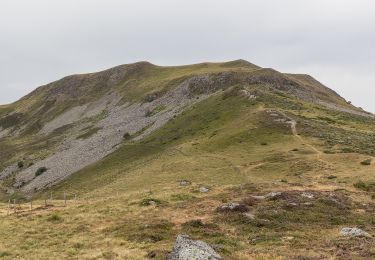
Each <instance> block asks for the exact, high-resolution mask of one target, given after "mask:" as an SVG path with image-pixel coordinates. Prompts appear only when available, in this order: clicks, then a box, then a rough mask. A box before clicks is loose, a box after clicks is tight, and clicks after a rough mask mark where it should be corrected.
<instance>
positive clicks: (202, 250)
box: [167, 235, 221, 260]
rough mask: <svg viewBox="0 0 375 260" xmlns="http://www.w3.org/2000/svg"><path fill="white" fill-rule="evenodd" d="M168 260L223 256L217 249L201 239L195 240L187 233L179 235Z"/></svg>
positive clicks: (202, 259)
mask: <svg viewBox="0 0 375 260" xmlns="http://www.w3.org/2000/svg"><path fill="white" fill-rule="evenodd" d="M167 259H168V260H217V259H221V256H220V255H219V254H218V253H216V252H215V250H214V249H213V248H212V247H211V246H209V245H208V244H206V243H205V242H203V241H200V240H193V239H191V238H190V237H189V236H187V235H178V236H177V239H176V243H175V245H174V247H173V251H172V252H171V253H170V254H169V255H168V256H167Z"/></svg>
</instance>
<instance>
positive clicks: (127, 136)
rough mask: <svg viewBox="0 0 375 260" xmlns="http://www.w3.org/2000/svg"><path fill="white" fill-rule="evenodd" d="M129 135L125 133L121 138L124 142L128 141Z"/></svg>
mask: <svg viewBox="0 0 375 260" xmlns="http://www.w3.org/2000/svg"><path fill="white" fill-rule="evenodd" d="M130 136H131V135H130V134H129V133H125V134H124V135H123V136H122V137H123V138H124V139H125V140H128V139H130Z"/></svg>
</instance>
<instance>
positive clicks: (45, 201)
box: [44, 199, 47, 208]
mask: <svg viewBox="0 0 375 260" xmlns="http://www.w3.org/2000/svg"><path fill="white" fill-rule="evenodd" d="M44 207H46V208H47V199H44Z"/></svg>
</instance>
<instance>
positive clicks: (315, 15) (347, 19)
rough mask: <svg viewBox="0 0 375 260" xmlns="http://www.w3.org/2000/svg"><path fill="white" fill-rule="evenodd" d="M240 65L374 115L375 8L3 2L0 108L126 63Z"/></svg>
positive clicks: (248, 2) (291, 0)
mask: <svg viewBox="0 0 375 260" xmlns="http://www.w3.org/2000/svg"><path fill="white" fill-rule="evenodd" d="M239 58H242V59H246V60H248V61H250V62H252V63H255V64H257V65H259V66H262V67H272V68H275V69H277V70H279V71H282V72H294V73H307V74H310V75H312V76H314V77H315V78H317V79H318V80H319V81H321V82H322V83H324V84H325V85H327V86H328V87H330V88H332V89H334V90H336V91H338V92H339V93H340V94H341V95H342V96H344V97H345V98H347V99H348V100H352V101H353V102H354V104H355V105H358V106H362V107H364V108H365V109H367V110H369V111H372V112H375V102H374V96H375V95H374V93H375V91H374V89H373V87H375V1H374V0H226V1H224V0H101V1H100V0H64V1H61V0H1V1H0V71H1V72H0V104H4V103H9V102H13V101H15V100H17V99H18V98H20V97H22V96H23V95H25V94H27V93H28V92H30V91H31V90H33V89H34V88H36V87H37V86H39V85H42V84H45V83H48V82H50V81H53V80H56V79H59V78H61V77H63V76H66V75H69V74H76V73H83V72H93V71H98V70H102V69H106V68H109V67H112V66H115V65H119V64H124V63H131V62H135V61H140V60H147V61H150V62H152V63H154V64H158V65H178V64H190V63H197V62H203V61H227V60H233V59H239Z"/></svg>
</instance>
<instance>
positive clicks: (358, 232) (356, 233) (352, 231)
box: [340, 227, 371, 237]
mask: <svg viewBox="0 0 375 260" xmlns="http://www.w3.org/2000/svg"><path fill="white" fill-rule="evenodd" d="M340 234H341V235H342V236H346V237H371V235H370V234H369V233H367V232H366V231H363V230H362V229H359V228H355V227H354V228H351V227H346V228H343V229H341V232H340Z"/></svg>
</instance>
